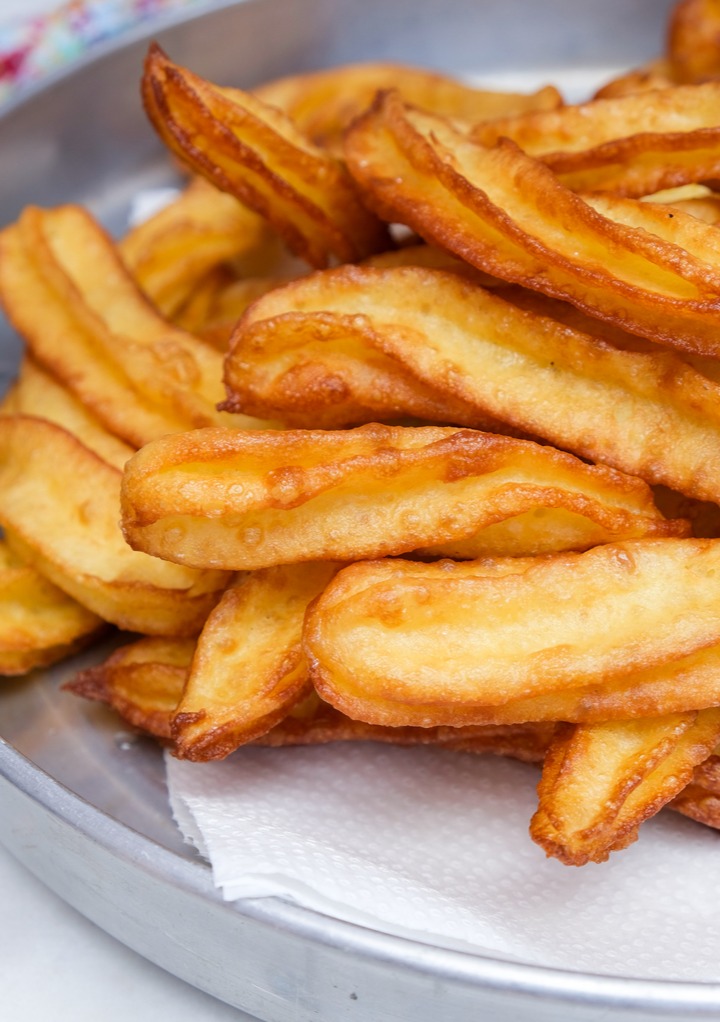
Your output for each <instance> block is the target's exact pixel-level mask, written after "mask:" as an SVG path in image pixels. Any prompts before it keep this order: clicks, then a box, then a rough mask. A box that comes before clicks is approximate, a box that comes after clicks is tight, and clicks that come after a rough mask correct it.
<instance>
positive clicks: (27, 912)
mask: <svg viewBox="0 0 720 1022" xmlns="http://www.w3.org/2000/svg"><path fill="white" fill-rule="evenodd" d="M0 1018H2V1019H3V1020H6V1022H41V1020H42V1022H128V1019H132V1020H133V1022H150V1020H152V1022H157V1020H162V1019H172V1022H251V1020H250V1016H249V1015H246V1014H245V1013H244V1012H241V1011H237V1010H236V1009H234V1008H231V1007H230V1006H229V1005H227V1004H222V1003H221V1002H220V1001H217V1000H215V999H214V998H213V997H209V996H208V995H207V994H204V993H202V992H201V991H199V990H195V989H194V988H193V987H190V986H188V985H187V984H186V983H183V982H182V980H179V979H177V978H176V977H175V976H171V975H170V974H169V973H167V972H165V971H164V970H163V969H159V968H157V966H155V965H153V964H151V963H150V962H148V961H146V960H145V959H143V958H141V957H140V956H139V955H137V954H135V952H134V951H131V950H129V948H126V947H125V946H124V945H123V944H120V943H119V942H118V941H116V940H115V939H114V938H112V937H110V936H108V934H106V933H104V932H103V931H102V930H99V929H98V928H97V927H96V926H95V925H94V924H93V923H90V922H88V920H87V919H85V918H84V916H81V915H80V914H79V913H78V912H76V911H75V910H74V909H73V908H70V906H69V905H66V904H65V902H64V901H62V900H61V899H60V898H58V897H57V895H55V894H53V893H52V891H50V890H48V888H47V887H45V885H44V884H42V883H41V882H40V881H39V880H38V879H37V878H36V877H35V876H33V875H32V874H31V873H30V872H29V871H28V870H27V869H25V868H24V867H23V866H21V865H20V864H19V863H18V862H17V860H16V859H15V858H14V857H13V856H11V855H10V853H9V852H8V851H7V850H6V849H5V848H4V847H3V846H2V845H0Z"/></svg>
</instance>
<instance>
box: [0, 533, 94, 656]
mask: <svg viewBox="0 0 720 1022" xmlns="http://www.w3.org/2000/svg"><path fill="white" fill-rule="evenodd" d="M103 627H104V623H103V621H102V620H101V619H100V618H99V617H97V615H96V614H93V613H91V612H90V611H89V610H86V609H85V607H82V606H81V605H80V604H79V603H76V601H75V600H73V599H72V598H71V597H69V596H67V595H66V594H65V593H64V592H63V591H62V590H61V589H58V588H57V586H54V585H53V584H52V583H51V582H49V581H48V580H47V579H46V578H43V576H42V575H40V574H39V573H38V572H37V571H35V569H34V568H31V567H30V566H29V565H28V564H25V563H23V561H22V560H20V558H19V557H17V556H16V555H15V554H14V553H13V552H12V550H11V549H10V547H9V546H8V544H7V543H6V542H5V541H4V540H1V539H0V675H14V674H25V673H27V672H28V671H30V670H32V669H33V668H35V667H47V666H48V665H49V664H54V663H56V662H57V661H58V660H62V659H64V658H65V657H67V656H70V655H71V654H72V653H74V652H76V651H77V650H78V649H80V648H81V647H82V646H84V645H86V644H87V643H88V642H90V641H91V640H92V639H94V638H96V637H97V636H98V635H99V634H100V632H101V631H102V629H103Z"/></svg>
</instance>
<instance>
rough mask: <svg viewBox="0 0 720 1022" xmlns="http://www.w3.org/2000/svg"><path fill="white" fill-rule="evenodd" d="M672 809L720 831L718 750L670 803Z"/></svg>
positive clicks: (719, 760)
mask: <svg viewBox="0 0 720 1022" xmlns="http://www.w3.org/2000/svg"><path fill="white" fill-rule="evenodd" d="M670 808H671V809H675V810H677V812H679V813H682V814H683V816H689V817H690V819H691V820H696V821H697V822H698V823H704V824H705V826H706V827H714V828H715V829H720V755H718V754H717V750H716V751H715V753H714V755H712V756H709V757H708V758H707V759H706V760H705V761H704V762H703V763H701V764H700V765H699V766H697V767H696V768H695V772H694V774H693V778H692V781H691V782H690V783H689V784H688V785H687V787H686V788H683V790H682V791H681V792H680V794H679V795H677V796H676V797H675V798H674V799H673V801H672V802H671V803H670Z"/></svg>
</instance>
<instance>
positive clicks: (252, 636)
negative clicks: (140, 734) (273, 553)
mask: <svg viewBox="0 0 720 1022" xmlns="http://www.w3.org/2000/svg"><path fill="white" fill-rule="evenodd" d="M336 570H337V566H336V565H334V564H329V563H323V562H321V563H317V564H302V565H294V566H293V565H287V566H285V565H283V566H280V567H276V568H268V569H266V570H265V571H259V572H254V573H253V574H251V575H249V576H248V577H247V578H246V579H242V580H241V581H240V582H239V583H238V585H236V586H234V587H232V588H230V589H228V590H227V592H226V593H225V594H224V596H223V598H222V600H221V601H220V602H219V603H218V605H217V607H216V608H215V609H214V610H213V612H212V613H211V614H210V616H209V617H208V620H207V622H206V623H205V627H204V628H203V630H202V633H201V635H200V638H199V639H198V644H197V650H196V652H195V655H194V657H193V661H192V666H191V668H190V673H189V676H188V680H187V685H186V687H185V690H184V692H183V696H182V699H181V700H180V701H179V703H178V706H177V709H176V711H175V712H174V714H173V719H172V735H173V738H174V740H175V746H174V751H175V755H177V756H179V757H180V758H181V759H195V760H210V759H223V758H224V757H225V756H227V755H228V754H229V753H230V752H232V751H233V750H234V749H236V748H237V747H238V746H239V745H243V744H244V743H245V742H248V741H251V740H252V739H254V738H257V737H259V736H260V735H263V734H265V733H266V732H267V731H269V730H270V729H271V728H272V727H273V726H274V725H275V724H277V723H278V722H279V721H281V720H282V719H283V718H284V717H285V716H286V715H287V713H288V712H289V711H290V710H291V709H292V707H293V706H294V705H295V703H297V701H298V700H299V699H300V698H302V696H303V695H305V694H306V693H307V692H308V691H309V690H310V681H309V678H308V666H307V661H306V660H305V657H304V655H303V652H302V647H301V636H302V625H303V618H304V616H305V610H306V608H307V605H308V603H309V602H310V601H311V600H312V599H314V598H315V597H316V596H317V595H318V594H319V593H321V592H322V590H323V589H324V588H325V585H326V584H327V583H328V582H329V580H330V579H331V578H332V576H333V574H334V573H335V571H336Z"/></svg>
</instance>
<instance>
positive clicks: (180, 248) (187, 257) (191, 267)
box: [118, 177, 268, 318]
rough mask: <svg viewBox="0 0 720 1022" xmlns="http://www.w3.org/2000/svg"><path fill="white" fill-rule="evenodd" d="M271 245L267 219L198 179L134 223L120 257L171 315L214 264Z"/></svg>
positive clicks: (121, 244) (147, 290) (170, 315)
mask: <svg viewBox="0 0 720 1022" xmlns="http://www.w3.org/2000/svg"><path fill="white" fill-rule="evenodd" d="M267 243H268V231H267V226H266V224H265V221H264V220H263V219H262V218H261V217H259V216H258V215H257V213H253V212H252V211H251V210H249V209H247V207H245V206H243V205H242V203H240V202H238V201H237V199H235V198H234V197H233V196H232V195H227V194H226V193H225V192H221V191H219V190H218V189H217V188H214V187H213V186H212V185H211V184H210V183H209V182H208V181H206V180H205V179H204V178H201V177H196V178H194V179H193V180H192V181H191V182H190V184H189V185H188V186H187V187H186V188H185V189H184V191H183V192H182V193H181V194H180V195H179V197H178V198H177V199H175V200H174V201H173V202H171V203H170V204H169V205H167V206H165V207H164V208H163V209H161V210H160V211H159V212H158V213H156V214H155V215H154V216H152V217H150V218H149V219H148V220H145V221H144V222H143V223H141V224H138V225H137V226H136V227H133V228H132V229H131V230H130V231H129V232H128V233H127V234H126V235H125V237H124V238H123V239H122V241H121V242H120V243H119V245H118V249H119V252H120V255H121V256H122V258H123V260H124V261H125V263H126V265H127V267H128V269H129V270H130V271H131V273H132V275H133V277H134V278H135V280H136V281H137V282H138V284H139V285H140V287H141V288H142V290H143V291H144V293H145V294H146V295H147V296H148V298H150V300H151V301H152V302H153V304H154V305H155V306H156V307H157V308H158V309H159V311H160V313H161V314H162V315H163V316H166V317H167V318H171V317H173V316H174V315H175V314H176V313H177V312H178V310H179V309H180V308H181V307H182V305H183V304H184V303H185V302H186V301H187V300H188V299H189V298H190V296H191V294H192V293H193V290H194V288H195V286H196V285H197V283H198V281H200V280H202V279H203V277H204V276H205V275H206V274H207V273H208V272H209V271H210V270H211V269H213V268H215V267H217V266H220V265H222V264H223V263H226V262H228V261H229V260H232V259H236V258H238V257H240V256H248V254H252V253H255V252H257V253H258V255H259V259H260V260H262V251H263V249H264V247H265V246H266V245H267Z"/></svg>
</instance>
